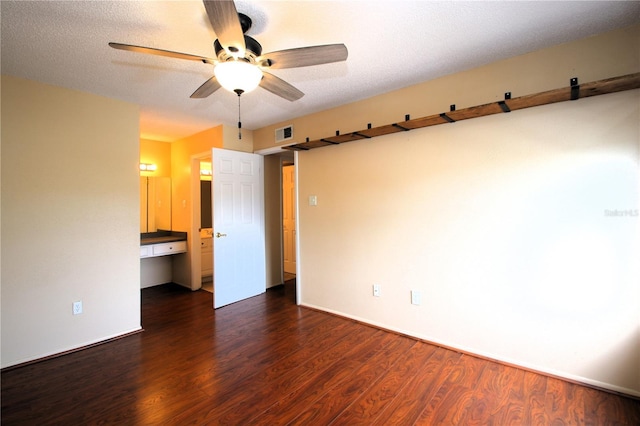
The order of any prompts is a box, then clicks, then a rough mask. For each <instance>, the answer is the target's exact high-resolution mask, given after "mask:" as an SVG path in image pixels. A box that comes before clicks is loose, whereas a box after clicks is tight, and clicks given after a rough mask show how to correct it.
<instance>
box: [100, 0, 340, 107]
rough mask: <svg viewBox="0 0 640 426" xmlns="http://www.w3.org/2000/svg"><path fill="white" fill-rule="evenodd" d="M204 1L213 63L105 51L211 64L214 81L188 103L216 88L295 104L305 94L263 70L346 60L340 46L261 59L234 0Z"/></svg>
mask: <svg viewBox="0 0 640 426" xmlns="http://www.w3.org/2000/svg"><path fill="white" fill-rule="evenodd" d="M203 2H204V7H205V9H206V12H207V16H208V18H209V21H210V22H211V26H212V28H213V30H214V32H215V33H216V35H217V36H218V39H217V40H215V41H214V43H213V46H214V50H215V53H216V58H207V57H203V56H196V55H190V54H187V53H179V52H172V51H169V50H162V49H155V48H152V47H142V46H134V45H130V44H122V43H109V46H111V47H113V48H114V49H121V50H128V51H131V52H138V53H146V54H151V55H159V56H166V57H170V58H177V59H186V60H191V61H199V62H203V63H206V64H211V65H214V69H213V72H214V75H213V77H211V78H210V79H208V80H207V81H205V82H204V83H203V84H202V85H201V86H200V87H198V89H196V91H195V92H193V94H192V95H191V98H206V97H207V96H209V95H211V94H212V93H214V92H215V91H216V90H218V89H219V88H220V87H224V88H225V89H227V90H229V91H231V92H235V93H236V94H237V95H238V96H240V95H241V94H243V93H246V92H249V91H251V90H253V89H255V88H256V87H258V86H260V87H262V88H263V89H266V90H268V91H269V92H271V93H274V94H276V95H278V96H280V97H282V98H284V99H287V100H289V101H292V102H293V101H296V100H298V99H300V98H301V97H302V96H304V93H302V92H301V91H300V90H298V89H297V88H295V87H294V86H292V85H291V84H289V83H287V82H286V81H284V80H282V79H280V78H278V77H276V76H275V75H273V74H271V73H270V72H268V71H267V70H271V69H282V68H298V67H307V66H311V65H320V64H328V63H332V62H340V61H345V60H346V59H347V55H348V52H347V47H346V46H345V45H344V44H327V45H320V46H308V47H300V48H294V49H286V50H279V51H276V52H270V53H265V54H262V46H261V45H260V43H258V42H257V41H256V40H255V39H254V38H252V37H250V36H248V35H246V34H245V33H246V32H247V31H248V30H249V29H250V28H251V24H252V21H251V18H249V17H248V16H246V15H244V14H242V13H238V12H237V10H236V6H235V4H234V2H233V1H232V0H203Z"/></svg>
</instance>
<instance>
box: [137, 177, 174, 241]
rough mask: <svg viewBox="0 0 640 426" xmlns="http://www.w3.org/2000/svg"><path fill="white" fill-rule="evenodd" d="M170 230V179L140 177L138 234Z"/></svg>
mask: <svg viewBox="0 0 640 426" xmlns="http://www.w3.org/2000/svg"><path fill="white" fill-rule="evenodd" d="M159 229H162V230H165V231H170V230H171V178H169V177H147V176H141V177H140V233H145V232H155V231H157V230H159Z"/></svg>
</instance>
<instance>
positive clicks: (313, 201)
mask: <svg viewBox="0 0 640 426" xmlns="http://www.w3.org/2000/svg"><path fill="white" fill-rule="evenodd" d="M309 205H310V206H317V205H318V197H317V196H316V195H309Z"/></svg>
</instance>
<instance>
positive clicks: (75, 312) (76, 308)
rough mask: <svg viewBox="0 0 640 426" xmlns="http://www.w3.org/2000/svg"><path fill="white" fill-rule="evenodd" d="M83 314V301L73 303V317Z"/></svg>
mask: <svg viewBox="0 0 640 426" xmlns="http://www.w3.org/2000/svg"><path fill="white" fill-rule="evenodd" d="M81 313H82V301H81V300H79V301H77V302H73V315H79V314H81Z"/></svg>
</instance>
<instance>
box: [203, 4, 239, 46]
mask: <svg viewBox="0 0 640 426" xmlns="http://www.w3.org/2000/svg"><path fill="white" fill-rule="evenodd" d="M203 2H204V8H205V9H206V10H207V16H209V22H211V27H212V28H213V31H214V32H215V33H216V36H218V41H219V42H220V44H221V45H222V47H224V48H225V49H226V50H227V51H229V52H230V53H231V54H232V55H234V56H235V55H239V56H240V57H244V55H245V53H244V51H245V44H244V33H243V32H242V26H241V25H240V19H239V18H238V11H237V10H236V5H235V4H234V3H233V1H231V0H203Z"/></svg>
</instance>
